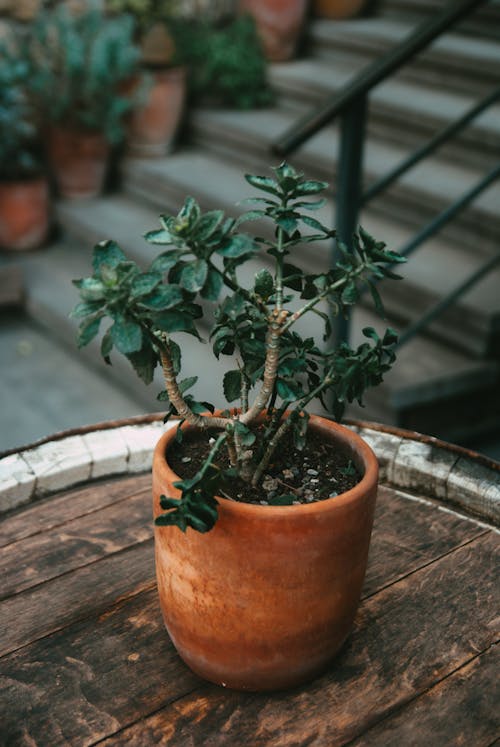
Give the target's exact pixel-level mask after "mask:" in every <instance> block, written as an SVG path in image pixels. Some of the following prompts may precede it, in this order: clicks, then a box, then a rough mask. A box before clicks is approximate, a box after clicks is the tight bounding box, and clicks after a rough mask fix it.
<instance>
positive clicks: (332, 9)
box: [313, 0, 366, 20]
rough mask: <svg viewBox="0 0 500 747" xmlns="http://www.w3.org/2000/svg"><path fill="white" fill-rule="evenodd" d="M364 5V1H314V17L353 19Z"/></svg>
mask: <svg viewBox="0 0 500 747" xmlns="http://www.w3.org/2000/svg"><path fill="white" fill-rule="evenodd" d="M365 5H366V0H314V3H313V10H314V15H316V16H320V17H321V18H336V19H338V20H340V19H342V18H354V16H357V15H358V14H359V13H361V11H362V10H363V8H364V7H365Z"/></svg>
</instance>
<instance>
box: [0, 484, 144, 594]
mask: <svg viewBox="0 0 500 747" xmlns="http://www.w3.org/2000/svg"><path fill="white" fill-rule="evenodd" d="M152 534H153V528H152V521H151V497H150V491H149V490H142V491H140V492H139V493H136V494H135V495H132V496H130V497H127V498H125V499H124V500H121V501H118V502H117V503H114V504H112V505H111V506H107V507H105V508H102V509H101V510H99V511H95V512H93V513H89V514H86V515H84V516H79V517H77V518H76V519H72V520H71V521H67V522H65V523H64V524H60V525H59V526H56V527H54V528H52V529H47V530H46V531H44V532H40V533H39V534H35V535H33V536H31V537H27V538H26V539H23V540H19V541H18V542H15V543H13V544H10V545H8V546H7V547H5V548H4V549H3V552H2V556H1V558H0V577H1V578H2V585H1V591H0V597H1V598H5V597H8V596H11V595H13V594H15V593H19V592H20V591H24V590H26V589H29V588H31V587H33V586H37V585H39V584H41V583H43V582H44V581H49V580H50V579H52V578H56V577H57V576H60V575H61V574H63V573H68V572H70V571H73V570H76V569H77V568H80V567H82V566H84V565H87V564H89V563H93V562H95V561H96V560H99V559H101V558H104V557H106V556H108V555H112V554H114V553H116V552H119V551H120V550H123V549H124V548H126V547H128V546H129V545H134V544H137V543H140V542H145V541H146V540H148V539H151V537H152Z"/></svg>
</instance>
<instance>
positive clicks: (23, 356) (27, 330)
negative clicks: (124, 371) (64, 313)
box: [0, 311, 153, 450]
mask: <svg viewBox="0 0 500 747" xmlns="http://www.w3.org/2000/svg"><path fill="white" fill-rule="evenodd" d="M0 349H1V351H2V353H1V355H0V413H1V416H0V419H1V428H0V450H4V449H10V448H14V447H17V446H21V445H23V444H26V443H29V442H32V441H34V440H36V439H39V438H42V437H44V436H47V435H49V434H51V433H54V432H55V431H59V430H62V429H65V428H73V427H76V426H80V425H85V424H90V423H96V422H99V421H101V420H109V419H115V418H124V417H128V416H129V415H140V414H141V413H142V412H143V410H142V408H141V406H140V405H139V404H138V403H136V402H134V401H133V399H132V398H130V397H128V396H126V395H124V394H122V393H121V392H118V391H116V389H115V388H114V387H113V386H112V385H111V384H110V383H109V382H108V381H107V380H106V378H105V377H104V373H105V369H104V366H103V376H100V375H99V374H98V373H96V372H95V371H93V370H90V369H88V368H87V367H86V366H85V365H83V364H82V361H81V360H79V359H78V351H77V350H76V346H75V351H69V350H68V349H65V347H64V346H62V345H60V344H58V343H57V342H56V341H54V340H51V339H50V338H49V337H48V336H47V334H46V333H44V332H42V331H41V330H40V329H39V328H38V327H37V325H36V324H35V323H33V322H32V321H31V320H30V319H28V318H27V317H25V316H24V314H23V313H22V312H6V311H1V312H0ZM151 409H153V407H152V408H151Z"/></svg>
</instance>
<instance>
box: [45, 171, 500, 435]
mask: <svg viewBox="0 0 500 747" xmlns="http://www.w3.org/2000/svg"><path fill="white" fill-rule="evenodd" d="M176 159H177V157H175V158H172V159H165V160H166V161H171V160H176ZM198 159H200V157H198ZM156 164H158V162H156ZM199 164H200V160H198V165H199ZM184 165H186V162H185V160H184ZM207 166H208V164H207V162H206V161H205V168H206V167H207ZM226 168H227V167H226ZM183 174H184V177H185V179H186V176H187V175H186V169H185V168H184V169H183ZM216 178H217V175H216V173H215V172H214V171H211V179H210V180H209V184H207V183H206V182H205V185H206V186H205V190H206V194H205V198H204V199H203V198H202V197H203V196H202V195H201V194H199V191H200V190H199V189H198V190H196V189H191V190H189V191H190V193H191V194H193V196H195V197H196V198H202V199H200V201H201V203H202V206H203V207H204V208H205V209H208V208H211V207H214V206H215V205H214V200H215V197H214V194H215V191H214V189H213V185H214V184H215V183H216V181H215V180H216ZM201 183H202V181H200V180H198V184H201ZM184 186H186V184H185V185H184ZM191 186H196V182H193V184H192V185H191ZM224 189H225V190H227V192H228V194H227V198H229V196H230V198H231V200H232V201H233V202H234V200H235V199H237V198H238V197H239V195H240V194H241V195H242V196H243V195H246V194H248V190H246V189H245V187H244V185H243V188H242V187H241V186H240V187H239V188H238V187H237V186H236V185H235V184H234V183H230V182H229V180H228V179H227V180H226V182H225V188H224ZM216 192H217V193H218V198H219V199H218V200H217V206H221V200H220V191H219V189H218V188H217V190H216ZM229 193H230V195H229ZM222 204H224V203H222ZM178 206H179V204H178V205H177V207H178ZM164 210H165V206H164ZM59 217H60V220H61V222H62V225H63V226H64V229H65V233H66V235H67V236H74V237H78V239H76V238H75V244H74V251H73V253H74V252H75V251H77V247H76V243H77V241H78V243H80V242H86V243H87V245H91V244H93V243H94V242H96V241H97V240H100V239H102V238H104V237H108V238H109V237H110V235H111V236H112V237H113V238H115V239H116V240H118V241H119V242H120V243H121V245H122V247H123V249H124V250H125V251H126V252H127V253H130V254H131V255H132V256H134V257H135V258H136V259H137V261H139V262H141V261H142V262H143V264H144V265H146V264H147V263H148V262H149V260H150V257H151V252H150V251H149V250H148V249H147V248H145V247H144V242H143V241H141V240H140V239H138V238H136V237H137V236H138V235H139V234H140V233H142V232H143V230H146V229H147V228H152V227H154V226H155V225H156V215H155V212H154V211H152V210H148V209H146V208H145V207H144V206H143V205H134V203H133V202H132V200H127V199H124V198H123V197H113V198H108V199H107V200H100V201H96V202H88V203H86V204H82V203H80V204H77V203H66V204H63V205H61V206H60V208H59ZM110 228H111V230H110ZM79 256H81V255H79ZM78 262H80V260H78ZM259 266H260V263H259V262H258V261H257V260H256V261H254V263H253V265H252V267H250V268H249V269H250V272H249V276H248V277H246V278H243V282H249V281H250V280H251V277H253V274H254V271H255V270H256V269H258V267H259ZM60 323H61V324H68V322H67V321H66V320H64V321H61V322H60ZM354 326H355V328H356V329H357V330H358V335H359V329H361V328H362V327H363V326H375V327H376V328H378V329H382V327H384V328H385V326H386V325H385V323H384V322H380V320H379V319H378V318H375V317H374V315H373V313H372V312H371V311H370V310H369V309H361V310H359V311H356V312H355V315H354ZM316 333H317V329H315V328H312V329H310V330H307V334H313V335H315V334H316ZM183 337H184V338H185V339H184V340H183V344H184V342H186V344H187V352H186V354H185V366H184V372H185V374H186V375H196V374H197V373H199V371H200V370H201V369H202V368H203V371H204V372H209V375H208V376H207V377H206V378H207V380H208V381H209V382H212V383H211V384H210V385H209V391H208V392H204V393H203V396H204V397H206V398H209V399H210V398H211V399H212V401H215V402H220V401H221V394H220V392H219V388H220V387H219V386H218V382H219V381H220V371H219V373H218V372H217V371H216V370H215V368H214V365H215V366H216V363H215V361H214V360H212V357H211V355H210V353H209V352H208V351H206V349H205V351H204V349H203V346H202V345H201V346H200V345H199V344H198V343H196V341H195V340H194V339H191V338H189V337H188V336H183ZM355 339H356V338H355ZM96 353H97V351H96V350H94V354H96ZM229 365H230V364H228V366H229ZM222 370H224V367H223V369H222ZM497 373H498V371H497V365H496V364H495V363H491V362H488V361H478V360H472V359H471V357H470V355H467V354H463V353H459V352H457V351H451V350H447V349H445V348H444V347H443V345H441V344H438V343H436V342H435V341H433V340H431V339H428V338H426V337H423V336H419V337H417V338H415V339H414V340H412V341H411V342H410V343H409V344H408V345H407V346H405V347H403V348H402V350H401V353H400V356H399V361H398V366H397V370H396V371H395V372H393V373H391V375H390V377H388V378H387V382H386V384H384V385H383V386H382V387H380V388H379V390H378V391H377V392H374V393H373V394H372V395H371V396H370V398H369V399H367V401H368V402H369V403H370V409H369V410H368V411H366V412H365V413H364V416H365V417H367V418H372V419H378V420H382V422H392V423H399V424H403V420H404V422H405V423H407V424H408V423H410V424H411V423H412V422H413V421H412V418H413V420H414V421H415V422H420V421H418V415H419V413H420V409H421V408H422V407H424V408H425V409H426V408H428V407H429V403H430V402H432V406H433V409H432V413H433V414H434V412H438V411H439V410H440V408H441V406H443V407H444V411H445V412H446V413H448V409H449V408H448V402H449V401H450V399H451V400H453V401H454V402H455V400H461V399H465V401H467V402H469V401H470V400H471V398H476V399H478V404H477V407H478V408H479V409H481V404H480V402H479V400H480V398H481V396H482V393H483V391H485V390H488V391H489V390H490V389H491V388H492V387H493V382H494V381H496V376H497ZM138 385H139V386H140V383H138ZM158 385H159V386H161V382H160V381H158ZM455 409H456V404H455ZM457 413H460V408H458V410H457ZM452 420H453V419H452V417H451V415H450V414H449V413H448V415H447V417H446V418H445V419H444V422H446V423H447V425H446V428H448V429H450V433H451V432H453V433H458V431H459V430H460V429H461V428H462V423H461V422H459V423H453V422H452ZM423 425H424V423H423V422H422V423H421V426H422V428H421V429H422V430H424V428H423ZM453 428H455V430H453ZM432 432H433V433H435V434H436V435H437V434H438V432H439V435H440V436H442V437H446V436H447V435H448V431H445V430H439V431H432Z"/></svg>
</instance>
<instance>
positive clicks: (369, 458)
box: [153, 415, 378, 521]
mask: <svg viewBox="0 0 500 747" xmlns="http://www.w3.org/2000/svg"><path fill="white" fill-rule="evenodd" d="M310 424H311V425H312V426H313V427H318V428H319V429H320V430H328V431H330V432H331V433H333V434H335V435H334V436H333V440H335V439H337V440H339V441H341V442H342V443H344V444H350V445H351V446H352V447H353V450H354V451H355V452H356V455H357V456H358V457H359V460H360V461H361V463H362V464H363V466H364V469H365V473H364V475H363V477H362V478H361V480H360V481H359V482H358V483H357V484H356V485H355V486H354V487H353V488H351V489H350V490H347V491H345V492H344V493H339V495H337V496H334V497H332V498H325V499H324V500H322V501H316V502H314V503H301V504H300V505H289V506H269V505H268V506H265V505H262V504H259V505H256V504H254V503H243V502H240V501H232V500H229V499H228V498H223V497H222V496H216V498H217V501H218V503H219V506H220V507H221V508H223V510H224V512H225V513H227V514H232V515H236V514H238V515H244V516H247V517H249V518H255V519H262V518H265V519H266V520H268V519H278V520H280V521H282V520H283V519H286V518H287V519H289V518H291V517H292V513H293V516H294V518H297V517H299V516H309V517H310V516H311V515H313V516H314V515H315V514H317V515H319V514H322V513H325V512H329V511H335V510H337V509H338V508H340V507H343V508H345V507H347V506H349V504H352V503H356V502H357V501H359V500H360V499H361V498H362V497H363V496H364V495H366V494H367V493H368V492H370V491H371V490H372V489H373V488H374V487H375V486H376V485H377V481H378V461H377V457H376V456H375V453H374V452H373V450H372V448H371V447H370V446H369V445H368V444H367V443H366V441H365V440H364V439H363V438H362V437H361V436H359V435H358V434H357V433H355V432H354V431H352V430H350V429H349V428H347V427H345V426H343V425H340V424H339V423H336V422H335V421H333V420H328V419H327V418H323V417H320V416H319V415H311V416H310ZM184 429H185V430H189V431H191V430H194V427H193V426H189V425H187V424H184V425H183V430H184ZM175 432H176V428H169V429H168V430H167V431H166V432H165V433H164V434H163V435H162V436H161V437H160V439H159V441H158V443H157V445H156V447H155V450H154V455H153V472H154V473H155V474H156V476H157V477H158V478H159V481H160V483H161V484H162V485H166V484H168V483H174V482H177V481H180V480H181V479H182V478H181V477H179V475H177V474H176V473H175V472H174V471H173V470H172V469H171V467H170V465H169V464H168V462H167V458H166V452H167V449H168V446H169V445H170V443H171V441H172V440H173V439H174V437H175ZM176 493H177V494H179V491H177V489H176Z"/></svg>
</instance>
